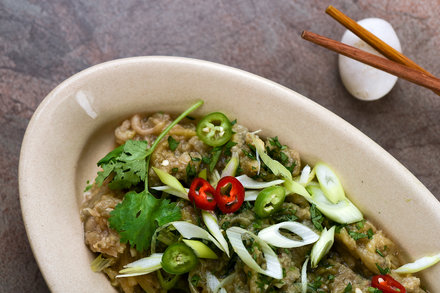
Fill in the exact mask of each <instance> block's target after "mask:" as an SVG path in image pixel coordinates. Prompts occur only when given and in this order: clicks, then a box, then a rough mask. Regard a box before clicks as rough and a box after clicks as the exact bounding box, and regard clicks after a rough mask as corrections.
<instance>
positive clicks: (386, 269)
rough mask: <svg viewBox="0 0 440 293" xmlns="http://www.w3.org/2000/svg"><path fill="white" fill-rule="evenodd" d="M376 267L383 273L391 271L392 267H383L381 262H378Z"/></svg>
mask: <svg viewBox="0 0 440 293" xmlns="http://www.w3.org/2000/svg"><path fill="white" fill-rule="evenodd" d="M376 267H377V269H378V270H379V272H380V274H381V275H386V274H388V273H389V272H390V268H382V267H381V266H380V265H379V264H377V263H376Z"/></svg>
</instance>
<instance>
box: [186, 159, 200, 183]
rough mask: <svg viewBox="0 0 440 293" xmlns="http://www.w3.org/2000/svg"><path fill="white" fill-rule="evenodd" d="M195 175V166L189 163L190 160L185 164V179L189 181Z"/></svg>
mask: <svg viewBox="0 0 440 293" xmlns="http://www.w3.org/2000/svg"><path fill="white" fill-rule="evenodd" d="M196 176H197V171H196V167H195V166H194V165H193V164H191V162H189V163H188V165H186V181H187V182H189V183H191V182H192V180H193V179H194V178H196Z"/></svg>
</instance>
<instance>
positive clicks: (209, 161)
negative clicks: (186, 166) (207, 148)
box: [202, 157, 211, 164]
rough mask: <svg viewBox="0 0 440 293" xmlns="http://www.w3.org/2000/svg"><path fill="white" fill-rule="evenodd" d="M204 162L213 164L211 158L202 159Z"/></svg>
mask: <svg viewBox="0 0 440 293" xmlns="http://www.w3.org/2000/svg"><path fill="white" fill-rule="evenodd" d="M202 162H203V163H205V164H209V163H211V158H210V157H202Z"/></svg>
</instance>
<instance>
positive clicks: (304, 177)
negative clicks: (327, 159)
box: [298, 165, 315, 186]
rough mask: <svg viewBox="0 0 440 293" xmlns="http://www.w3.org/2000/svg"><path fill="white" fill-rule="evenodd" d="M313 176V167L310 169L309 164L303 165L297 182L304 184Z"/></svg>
mask: <svg viewBox="0 0 440 293" xmlns="http://www.w3.org/2000/svg"><path fill="white" fill-rule="evenodd" d="M314 177H315V169H313V170H312V168H310V166H309V165H305V167H304V168H303V169H302V171H301V176H300V177H299V180H298V183H299V184H301V185H303V186H306V185H307V184H308V183H309V182H310V181H312V180H313V178H314Z"/></svg>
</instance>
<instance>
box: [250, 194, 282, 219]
mask: <svg viewBox="0 0 440 293" xmlns="http://www.w3.org/2000/svg"><path fill="white" fill-rule="evenodd" d="M285 197H286V191H285V190H284V188H283V187H281V186H271V187H267V188H265V189H263V190H262V191H260V193H259V194H258V196H257V199H256V201H255V205H254V210H255V213H256V214H257V215H258V216H259V217H262V218H265V217H268V216H270V215H271V214H273V213H274V212H276V211H277V210H278V209H279V208H280V207H281V205H282V204H283V202H284V199H285Z"/></svg>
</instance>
